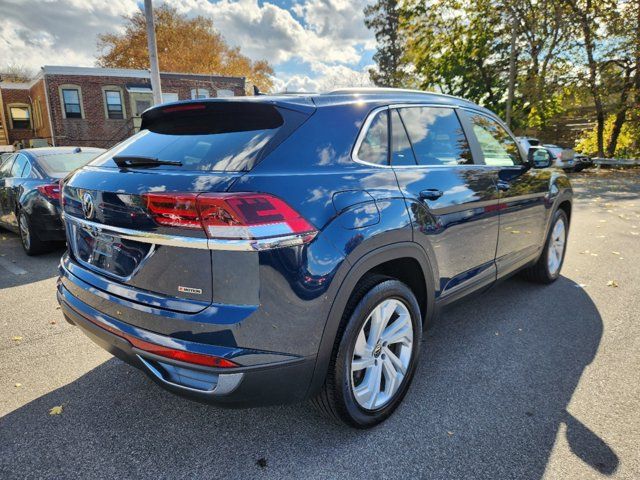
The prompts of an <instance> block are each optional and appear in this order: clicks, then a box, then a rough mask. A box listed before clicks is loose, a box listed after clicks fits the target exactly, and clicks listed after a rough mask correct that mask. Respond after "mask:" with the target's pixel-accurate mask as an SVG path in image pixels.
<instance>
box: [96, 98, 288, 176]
mask: <svg viewBox="0 0 640 480" xmlns="http://www.w3.org/2000/svg"><path fill="white" fill-rule="evenodd" d="M188 105H189V104H185V105H184V106H185V107H187V106H188ZM171 109H176V110H171ZM163 110H164V111H165V112H167V111H168V113H162V111H163ZM282 125H283V119H282V117H281V116H280V114H279V113H278V110H277V109H276V108H275V107H273V106H271V105H260V104H254V105H246V104H211V105H206V107H202V110H201V111H199V110H197V109H194V110H188V109H185V110H184V111H182V110H179V106H177V107H167V108H166V109H162V110H161V109H158V110H156V111H153V112H152V115H151V116H148V117H147V118H144V121H143V125H142V127H143V130H141V131H140V132H139V133H137V134H136V135H134V136H133V137H131V138H129V139H128V140H126V141H124V142H123V143H121V144H119V145H116V146H115V147H114V148H112V149H111V150H109V151H108V152H106V153H105V154H104V155H102V156H101V157H99V158H97V159H96V160H95V161H94V162H92V163H91V165H96V166H110V167H114V166H115V162H114V161H113V160H112V159H113V157H118V156H120V157H146V158H152V159H155V160H158V161H161V162H162V161H165V162H179V163H180V165H166V164H163V165H158V166H157V167H154V168H161V169H179V170H197V171H203V170H204V171H226V172H229V171H233V172H238V171H247V170H250V169H251V168H252V167H253V165H254V164H255V163H256V161H257V160H258V159H259V157H260V155H261V153H262V152H263V150H264V149H265V147H266V146H267V144H268V143H269V142H270V141H271V140H272V139H273V138H274V137H275V136H276V134H277V133H278V131H279V130H280V128H281V127H282ZM145 127H146V128H145Z"/></svg>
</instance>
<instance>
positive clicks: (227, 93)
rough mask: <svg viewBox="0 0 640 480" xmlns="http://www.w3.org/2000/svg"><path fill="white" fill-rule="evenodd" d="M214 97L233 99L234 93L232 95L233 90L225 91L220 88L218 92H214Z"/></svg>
mask: <svg viewBox="0 0 640 480" xmlns="http://www.w3.org/2000/svg"><path fill="white" fill-rule="evenodd" d="M216 95H217V96H218V97H233V96H234V93H233V90H227V89H224V88H221V89H220V90H217V91H216Z"/></svg>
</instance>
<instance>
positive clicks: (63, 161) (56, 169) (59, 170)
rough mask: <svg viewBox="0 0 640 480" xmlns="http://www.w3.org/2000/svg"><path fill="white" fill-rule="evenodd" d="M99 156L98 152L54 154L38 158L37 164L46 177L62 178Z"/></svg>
mask: <svg viewBox="0 0 640 480" xmlns="http://www.w3.org/2000/svg"><path fill="white" fill-rule="evenodd" d="M99 154H100V152H81V153H54V154H51V155H43V156H41V157H38V163H39V164H40V166H41V167H42V168H43V169H44V171H45V173H46V174H47V175H48V176H50V177H54V178H62V177H64V176H65V175H66V174H67V173H69V172H71V171H72V170H75V169H76V168H80V167H82V166H84V165H86V164H87V163H89V162H90V161H91V160H93V159H94V158H96V157H97V156H98V155H99Z"/></svg>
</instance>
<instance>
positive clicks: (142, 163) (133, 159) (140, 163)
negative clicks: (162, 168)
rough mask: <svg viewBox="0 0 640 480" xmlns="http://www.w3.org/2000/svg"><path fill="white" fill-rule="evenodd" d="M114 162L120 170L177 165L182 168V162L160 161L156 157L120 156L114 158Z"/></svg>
mask: <svg viewBox="0 0 640 480" xmlns="http://www.w3.org/2000/svg"><path fill="white" fill-rule="evenodd" d="M113 161H114V162H116V165H118V167H120V168H124V167H155V166H158V165H175V166H178V167H179V166H181V165H182V162H175V161H172V160H158V159H157V158H154V157H143V156H140V155H118V156H117V157H113Z"/></svg>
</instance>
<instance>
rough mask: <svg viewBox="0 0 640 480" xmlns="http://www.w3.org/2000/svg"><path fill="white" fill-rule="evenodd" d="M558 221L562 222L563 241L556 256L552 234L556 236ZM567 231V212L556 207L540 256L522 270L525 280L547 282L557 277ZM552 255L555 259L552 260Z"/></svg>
mask: <svg viewBox="0 0 640 480" xmlns="http://www.w3.org/2000/svg"><path fill="white" fill-rule="evenodd" d="M559 222H562V225H563V227H562V235H563V238H564V241H563V242H562V252H560V253H559V255H557V256H556V253H554V250H555V251H556V252H557V248H558V243H557V241H556V240H555V239H554V236H557V235H556V234H557V228H558V227H557V226H558V223H559ZM554 232H555V233H554ZM568 233H569V219H568V218H567V214H566V213H565V212H564V210H561V209H558V210H556V212H555V213H554V214H553V220H552V222H551V227H550V228H549V233H548V234H547V240H546V242H545V244H544V250H543V251H542V254H541V255H540V258H538V261H537V262H536V263H535V264H534V265H532V266H531V267H529V268H527V269H525V270H523V275H524V277H525V278H526V279H527V280H530V281H532V282H536V283H542V284H549V283H552V282H555V281H556V280H557V279H558V277H559V276H560V271H561V270H562V264H563V263H564V256H565V253H566V251H567V236H568ZM550 256H551V257H550ZM554 257H555V260H556V261H553V259H554Z"/></svg>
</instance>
